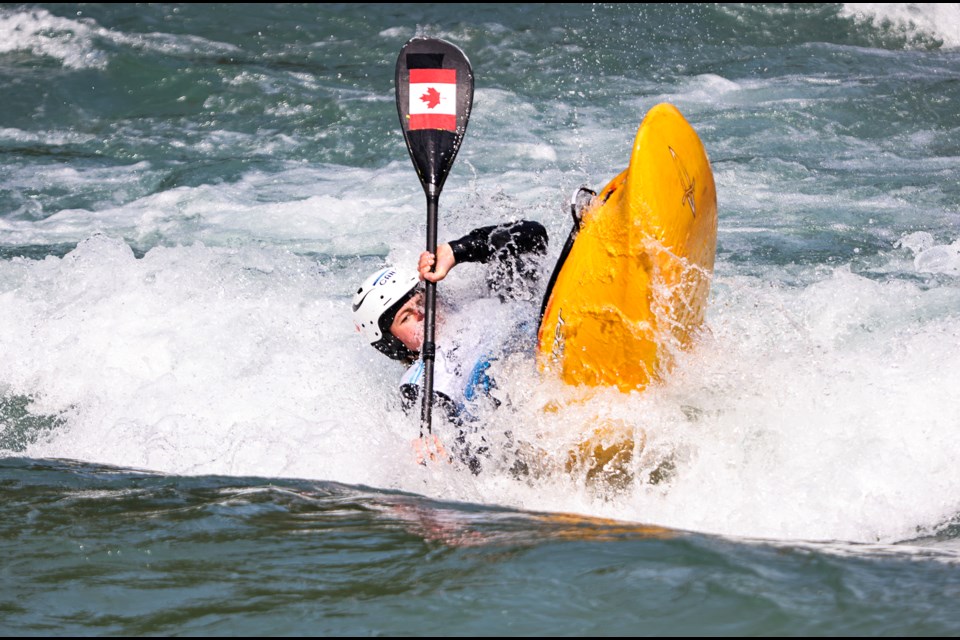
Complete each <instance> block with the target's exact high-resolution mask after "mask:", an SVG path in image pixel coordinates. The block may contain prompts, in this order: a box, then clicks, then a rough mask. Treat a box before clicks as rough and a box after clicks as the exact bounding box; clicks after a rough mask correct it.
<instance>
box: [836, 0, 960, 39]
mask: <svg viewBox="0 0 960 640" xmlns="http://www.w3.org/2000/svg"><path fill="white" fill-rule="evenodd" d="M841 15H844V16H847V17H850V18H855V19H858V20H865V21H869V22H873V23H875V24H885V23H888V24H892V25H894V26H896V27H898V28H900V29H901V30H903V31H904V32H907V33H910V32H920V33H923V34H926V35H929V36H933V37H934V38H936V39H938V40H942V41H943V46H945V47H949V48H955V47H960V5H957V4H956V3H952V2H943V3H931V2H903V3H873V2H863V3H861V2H845V3H843V8H842V9H841Z"/></svg>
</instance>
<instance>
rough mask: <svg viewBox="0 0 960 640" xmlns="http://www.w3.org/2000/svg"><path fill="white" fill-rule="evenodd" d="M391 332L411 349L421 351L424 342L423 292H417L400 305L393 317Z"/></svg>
mask: <svg viewBox="0 0 960 640" xmlns="http://www.w3.org/2000/svg"><path fill="white" fill-rule="evenodd" d="M390 333H392V334H393V335H394V336H396V338H397V339H398V340H399V341H400V342H402V343H403V344H404V346H406V347H407V349H410V351H420V345H421V344H423V293H418V294H416V295H415V296H413V297H412V298H410V299H409V300H407V302H406V304H404V305H403V306H402V307H400V310H399V311H397V315H395V316H394V317H393V324H391V325H390Z"/></svg>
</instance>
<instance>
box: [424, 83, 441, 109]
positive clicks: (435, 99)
mask: <svg viewBox="0 0 960 640" xmlns="http://www.w3.org/2000/svg"><path fill="white" fill-rule="evenodd" d="M420 99H421V100H423V101H424V102H426V103H427V108H428V109H433V108H434V107H435V106H437V105H438V104H440V92H439V91H437V90H436V89H434V88H433V87H430V88H429V89H427V92H426V93H425V94H423V95H422V96H420Z"/></svg>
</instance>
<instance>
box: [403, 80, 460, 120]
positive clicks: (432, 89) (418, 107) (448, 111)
mask: <svg viewBox="0 0 960 640" xmlns="http://www.w3.org/2000/svg"><path fill="white" fill-rule="evenodd" d="M409 128H410V130H411V131H413V130H415V129H444V130H446V131H456V130H457V70H456V69H410V127H409Z"/></svg>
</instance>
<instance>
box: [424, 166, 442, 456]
mask: <svg viewBox="0 0 960 640" xmlns="http://www.w3.org/2000/svg"><path fill="white" fill-rule="evenodd" d="M424 191H425V192H426V194H427V251H429V252H430V253H431V254H433V255H434V256H436V255H437V217H438V216H437V209H438V205H439V203H440V190H439V189H437V188H436V187H435V186H434V185H432V184H427V185H425V189H424ZM436 268H437V264H436V261H434V264H433V266H432V267H430V271H435V270H436ZM423 307H424V308H423V345H422V346H421V347H420V356H421V357H422V358H423V407H422V408H421V410H420V437H423V434H424V433H428V434H429V433H433V427H432V425H431V422H432V418H433V365H434V361H435V360H436V353H437V345H436V333H437V283H435V282H430V281H429V280H427V281H426V286H425V287H424V300H423Z"/></svg>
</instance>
